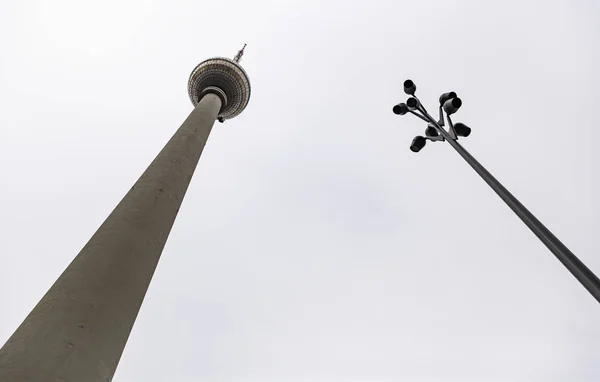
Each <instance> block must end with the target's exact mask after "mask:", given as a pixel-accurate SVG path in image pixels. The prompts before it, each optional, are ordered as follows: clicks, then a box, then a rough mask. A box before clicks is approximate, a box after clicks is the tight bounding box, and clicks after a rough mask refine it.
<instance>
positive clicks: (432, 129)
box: [392, 80, 600, 302]
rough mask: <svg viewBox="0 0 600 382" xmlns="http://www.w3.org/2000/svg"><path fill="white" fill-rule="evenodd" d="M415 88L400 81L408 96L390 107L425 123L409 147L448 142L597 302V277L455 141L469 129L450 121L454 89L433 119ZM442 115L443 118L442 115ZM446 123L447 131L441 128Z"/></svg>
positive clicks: (599, 295)
mask: <svg viewBox="0 0 600 382" xmlns="http://www.w3.org/2000/svg"><path fill="white" fill-rule="evenodd" d="M416 90H417V87H416V85H415V83H414V82H413V81H411V80H406V81H404V92H405V93H406V94H408V95H409V96H410V97H409V98H408V99H407V100H406V102H405V103H399V104H397V105H395V106H394V107H393V109H392V110H393V112H394V114H398V115H404V114H407V113H411V114H413V115H415V116H416V117H418V118H420V119H422V120H423V121H425V122H426V123H427V128H426V129H425V136H424V137H423V136H417V137H415V138H414V139H413V140H412V143H411V145H410V149H411V151H413V152H415V153H416V152H419V151H421V150H422V149H423V148H424V147H425V144H426V143H427V141H428V140H429V141H432V142H437V141H448V143H449V144H450V146H452V147H453V148H454V149H455V150H456V152H457V153H458V154H460V156H461V157H463V158H464V159H465V160H466V161H467V163H468V164H469V165H470V166H471V167H472V168H473V170H475V172H477V173H478V174H479V175H480V176H481V177H482V178H483V180H484V181H485V182H486V183H487V184H488V185H489V186H490V187H491V188H492V189H493V190H494V191H495V192H496V194H498V196H499V197H500V199H502V200H504V202H505V203H506V204H507V205H508V206H509V207H510V208H511V209H512V210H513V211H514V212H515V214H517V216H518V217H519V218H520V219H521V220H522V221H523V223H525V225H526V226H527V227H529V229H530V230H531V231H532V232H533V233H534V234H535V235H536V236H537V237H538V238H539V239H540V240H541V241H542V243H544V245H546V247H548V249H549V250H550V252H552V253H553V254H554V256H556V258H557V259H558V260H559V261H560V262H561V263H562V264H563V265H564V266H565V267H566V268H567V269H568V270H569V272H571V274H572V275H573V276H575V278H576V279H577V280H579V282H580V283H581V284H582V285H583V286H584V287H585V288H586V289H587V290H588V292H590V294H591V295H592V296H593V297H594V298H595V299H596V301H598V302H600V280H599V279H598V277H597V276H596V275H595V274H594V273H593V272H592V271H591V270H590V269H589V268H588V267H586V266H585V264H584V263H583V262H581V260H579V259H578V258H577V256H575V255H574V254H573V252H571V251H570V250H569V249H568V248H567V247H566V246H565V245H564V244H563V243H561V241H560V240H558V238H556V236H554V235H553V234H552V232H550V230H548V228H546V227H545V226H544V225H543V224H542V223H541V222H540V221H539V220H538V219H537V218H536V217H535V216H533V214H532V213H531V212H529V211H528V210H527V208H525V206H523V205H522V204H521V203H520V202H519V201H518V200H517V198H515V197H514V196H513V195H512V194H511V193H510V192H509V191H508V190H507V189H506V188H504V186H503V185H502V184H500V182H499V181H498V180H497V179H496V178H494V177H493V176H492V174H490V173H489V172H488V171H487V170H486V169H485V168H484V167H483V166H482V165H481V164H480V163H479V162H477V160H475V158H473V156H472V155H471V154H469V152H468V151H467V150H465V148H464V147H462V146H461V145H460V144H459V143H458V142H457V141H458V137H468V136H469V135H470V134H471V128H470V127H468V126H467V125H465V124H464V123H460V122H457V123H453V122H452V118H451V117H450V116H451V115H452V114H454V113H456V112H457V111H458V110H459V109H460V107H461V106H462V100H461V99H460V98H458V96H457V95H456V93H455V92H448V93H444V94H442V95H441V96H440V98H439V119H438V120H436V119H434V118H433V117H432V116H431V115H430V114H429V113H428V112H427V110H426V109H425V107H424V106H423V104H422V103H421V101H420V100H419V99H418V98H417V96H416V95H415V92H416ZM444 116H445V118H444ZM445 121H447V123H448V130H446V129H444V127H446V123H445Z"/></svg>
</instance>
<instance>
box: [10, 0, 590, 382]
mask: <svg viewBox="0 0 600 382" xmlns="http://www.w3.org/2000/svg"><path fill="white" fill-rule="evenodd" d="M1 9H2V11H1V12H0V46H1V49H0V105H1V107H0V170H1V172H2V176H1V177H0V186H1V191H0V211H1V214H2V219H0V231H1V232H2V237H1V238H0V312H1V314H0V343H4V342H5V341H6V339H7V338H8V337H9V336H10V334H12V332H13V331H14V330H15V328H16V327H17V326H18V325H19V324H20V323H21V321H22V320H23V319H24V318H25V316H26V315H27V314H28V313H29V311H30V310H31V309H32V308H33V306H34V305H35V304H36V303H37V302H38V301H39V299H40V298H41V297H42V295H43V294H44V293H45V291H46V290H47V289H48V288H49V286H50V285H52V283H53V282H54V280H55V279H56V278H57V277H58V276H59V275H60V273H61V272H62V271H63V270H64V268H65V267H66V266H67V265H68V263H69V262H70V261H71V260H72V259H73V258H74V256H75V255H76V254H77V253H78V252H79V250H80V249H81V247H82V246H83V245H84V244H85V243H86V241H87V240H88V239H89V237H90V236H91V235H92V234H93V233H94V231H95V230H96V229H97V227H98V226H99V225H100V224H101V223H102V221H103V220H104V219H105V217H106V216H108V214H109V213H110V211H111V210H112V208H113V207H114V206H115V205H116V204H117V203H118V202H119V200H120V199H121V197H122V196H123V195H124V194H125V192H126V191H127V190H128V189H129V188H130V187H131V185H132V184H133V183H134V182H135V180H136V179H137V178H138V176H139V175H140V174H141V173H142V171H143V170H144V169H145V168H146V166H147V165H148V164H149V163H150V161H151V160H152V159H153V158H154V156H155V155H156V153H158V151H159V150H160V149H161V148H162V146H163V145H164V144H165V143H166V141H167V140H168V139H169V137H170V136H171V135H172V134H173V133H174V132H175V130H176V129H177V128H178V127H179V125H180V124H181V122H182V121H183V120H184V119H185V118H186V117H187V115H188V113H189V112H190V111H191V109H192V105H191V103H190V101H189V99H188V97H187V91H186V85H187V79H188V75H189V73H190V72H191V70H192V69H193V68H194V66H195V65H196V64H197V63H198V62H200V61H202V60H204V59H206V58H209V57H212V56H229V57H232V56H233V55H234V54H235V53H236V52H237V50H238V49H239V48H240V47H241V46H242V45H243V44H244V43H248V48H247V50H246V54H245V55H244V58H243V61H242V63H243V65H244V67H245V69H246V70H247V72H248V74H249V76H250V80H251V83H252V97H251V100H250V104H249V105H248V107H247V109H246V111H244V113H242V114H241V115H240V116H239V117H237V118H236V119H233V120H231V121H227V122H226V123H225V124H217V125H216V126H215V129H214V130H213V132H212V134H211V136H210V139H209V141H208V144H207V146H206V149H205V150H204V153H203V154H202V158H201V159H200V164H199V166H198V168H197V170H196V173H195V176H194V178H193V180H192V183H191V186H190V188H189V190H188V193H187V196H186V199H185V201H184V203H183V206H182V208H181V211H180V213H179V216H178V218H177V221H176V223H175V226H174V228H173V231H172V233H171V236H170V238H169V242H168V243H167V246H166V247H165V250H164V252H163V256H162V259H161V261H160V263H159V266H158V269H157V272H156V274H155V277H154V279H153V281H152V284H151V286H150V289H149V291H148V294H147V296H146V299H145V302H144V305H143V306H142V309H141V311H140V315H139V317H138V320H137V322H136V324H135V327H134V329H133V332H132V335H131V337H130V339H129V342H128V345H127V347H126V349H125V353H124V355H123V357H122V359H121V363H120V366H119V368H118V369H117V373H116V374H115V378H114V381H116V382H142V381H143V382H162V381H174V382H175V381H176V382H188V381H189V382H191V381H211V382H213V381H214V382H226V381H227V382H259V381H260V382H276V381H277V382H280V381H286V382H305V381H311V382H313V381H314V382H338V381H339V382H362V381H365V382H366V381H369V382H371V381H373V382H377V381H386V382H387V381H409V382H442V381H444V382H446V381H447V382H452V381H457V382H458V381H460V382H471V381H472V382H476V381H477V382H479V381H490V382H496V381H498V382H500V381H510V382H513V381H514V382H518V381H523V382H525V381H527V382H532V381H533V382H535V381H540V382H541V381H544V382H554V381H576V382H579V381H582V382H584V381H586V382H587V381H598V380H600V325H599V324H598V323H599V322H600V306H598V303H596V301H595V300H594V299H593V298H592V297H591V296H590V295H589V294H588V293H587V292H586V290H585V289H584V288H583V287H581V286H580V285H579V284H578V282H577V281H576V280H575V279H574V278H573V277H572V276H571V275H570V274H569V273H568V272H567V271H566V270H565V269H564V268H563V266H562V265H561V264H560V263H559V262H558V261H557V260H556V259H555V258H554V256H553V255H552V254H551V253H550V252H549V251H548V250H547V249H546V248H545V247H544V246H543V245H542V244H541V243H540V242H539V241H538V239H537V238H536V237H535V236H534V235H533V234H532V233H531V232H530V231H529V230H528V229H527V228H526V227H525V225H524V224H523V223H521V222H520V221H519V219H518V218H517V217H516V216H515V215H514V214H513V213H512V212H511V211H510V210H509V209H508V207H506V206H505V205H504V203H503V202H502V201H501V200H500V199H499V198H498V197H497V196H496V195H495V194H494V193H493V192H492V191H491V190H490V189H489V188H488V186H487V185H485V183H484V182H483V181H482V180H481V179H480V178H479V177H478V175H477V174H476V173H475V172H474V171H473V170H472V169H471V168H469V167H468V165H467V164H466V163H464V161H463V160H462V159H461V158H460V157H459V156H458V155H457V154H456V153H455V152H453V150H452V148H451V147H449V145H447V144H442V143H436V144H428V145H427V147H425V149H424V150H423V151H421V153H419V154H414V153H412V152H411V151H410V150H409V149H408V146H409V144H410V141H411V139H412V138H413V137H414V136H415V135H418V134H422V133H423V131H424V128H425V126H424V125H423V123H422V122H421V121H419V120H417V119H416V118H414V117H408V116H406V117H399V116H395V115H393V114H392V112H391V107H392V105H394V104H395V103H398V102H401V101H403V100H405V98H406V96H405V95H404V94H403V92H402V88H401V86H402V82H403V81H404V80H405V79H406V78H411V79H413V80H414V81H415V82H416V84H417V86H418V93H417V94H418V95H419V96H420V97H421V99H422V100H423V101H424V102H425V103H426V105H430V109H431V108H434V107H435V104H436V100H437V97H438V96H439V94H441V93H443V92H446V91H450V90H455V91H456V92H457V93H459V95H460V96H461V98H462V99H463V107H462V109H461V110H460V112H459V113H458V114H457V117H456V118H455V121H462V122H465V123H466V124H468V125H470V126H471V127H472V128H473V133H472V135H471V136H470V137H469V138H468V139H464V140H461V143H463V144H464V146H465V147H467V149H469V150H470V151H471V153H472V154H473V155H474V156H475V157H477V159H479V160H480V162H481V163H482V164H483V165H484V166H486V167H487V168H488V169H489V170H490V171H491V172H492V173H493V174H494V175H495V176H496V177H497V178H498V179H499V180H501V181H502V182H503V183H504V184H505V186H506V187H507V188H508V189H509V190H511V191H512V192H513V193H514V194H515V195H516V196H517V197H518V198H519V199H520V200H521V201H522V202H523V203H524V204H525V205H526V206H527V207H528V208H529V209H530V210H531V211H532V212H533V213H534V214H536V215H537V216H538V218H539V219H540V220H541V221H542V222H544V223H545V224H546V225H547V226H548V228H550V229H551V230H552V231H553V232H554V233H555V234H556V235H557V236H558V237H559V238H560V239H561V240H562V241H563V242H564V243H565V244H566V245H567V246H568V247H569V248H570V249H571V250H572V251H573V252H574V253H575V254H576V255H577V256H579V257H580V258H581V259H582V260H583V261H584V262H585V263H586V264H587V265H588V266H589V267H590V268H591V269H592V270H594V271H595V272H596V273H597V274H598V273H600V241H599V239H598V234H599V232H600V218H599V216H600V203H599V202H598V199H597V195H598V194H600V171H598V165H599V164H600V154H599V151H598V150H597V148H595V147H593V144H596V145H597V144H598V143H593V142H592V141H593V140H594V139H595V138H596V137H597V132H598V128H599V126H598V104H597V102H598V100H599V97H598V89H600V72H599V71H598V68H599V67H600V44H599V43H598V41H599V38H600V23H599V22H598V16H599V15H600V3H598V1H595V0H587V1H586V0H572V1H567V0H564V1H554V0H547V1H543V2H542V1H494V2H491V1H476V0H472V1H412V2H408V1H399V0H391V1H383V0H371V1H352V2H351V1H324V0H321V1H308V0H303V1H301V0H298V1H280V2H276V1H271V2H269V1H199V0H193V1H187V0H180V1H174V0H170V1H167V0H154V1H141V0H103V1H82V0H53V1H49V0H47V1H33V0H19V1H17V0H3V1H2V2H1ZM596 147H597V146H596Z"/></svg>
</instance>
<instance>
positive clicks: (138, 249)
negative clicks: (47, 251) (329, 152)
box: [0, 94, 221, 382]
mask: <svg viewBox="0 0 600 382" xmlns="http://www.w3.org/2000/svg"><path fill="white" fill-rule="evenodd" d="M220 108H221V101H220V99H219V98H218V97H217V96H215V95H213V94H208V95H206V96H205V97H204V98H203V99H202V101H201V102H200V103H199V104H198V106H197V107H196V108H195V109H194V110H193V111H192V113H191V114H190V116H189V117H188V118H187V119H186V120H185V122H184V123H183V125H182V126H181V127H180V128H179V130H178V131H177V132H176V133H175V135H174V136H173V137H172V138H171V140H170V141H169V142H168V143H167V145H166V146H165V147H164V148H163V150H162V151H161V152H160V153H159V154H158V156H157V157H156V158H155V159H154V161H153V162H152V164H150V166H149V167H148V169H146V171H145V172H144V174H143V175H142V176H141V177H140V179H139V180H138V181H137V182H136V183H135V185H134V186H133V187H132V188H131V190H130V191H129V192H128V193H127V195H125V197H124V198H123V200H122V201H121V202H120V203H119V204H118V205H117V207H116V208H115V209H114V211H113V212H112V213H111V214H110V216H109V217H108V218H107V219H106V221H105V222H104V223H103V224H102V226H100V228H99V229H98V231H96V233H95V234H94V236H92V238H91V239H90V241H89V242H88V243H87V244H86V245H85V247H83V249H82V250H81V252H80V253H79V254H78V255H77V257H76V258H75V259H74V260H73V262H72V263H71V264H70V265H69V266H68V267H67V269H66V270H65V271H64V273H63V274H62V275H61V276H60V277H59V278H58V280H57V281H56V282H55V283H54V285H53V286H52V287H51V288H50V290H49V291H48V293H46V295H45V296H44V297H43V298H42V300H41V301H40V302H39V303H38V304H37V305H36V307H35V308H34V309H33V310H32V312H31V313H30V314H29V316H27V318H26V319H25V321H24V322H23V323H22V324H21V326H20V327H19V328H18V329H17V330H16V331H15V333H14V334H13V335H12V337H10V339H9V340H8V342H7V343H6V344H5V345H4V346H3V347H2V349H0V381H1V382H54V381H61V382H107V381H110V380H111V379H112V376H113V374H114V372H115V369H116V367H117V364H118V362H119V359H120V357H121V353H122V352H123V348H124V347H125V343H126V342H127V338H128V337H129V333H130V331H131V328H132V326H133V323H134V321H135V318H136V316H137V314H138V311H139V309H140V306H141V304H142V301H143V299H144V295H145V294H146V290H147V288H148V285H149V283H150V279H151V278H152V275H153V273H154V270H155V269H156V265H157V263H158V259H159V258H160V254H161V252H162V249H163V247H164V245H165V242H166V241H167V237H168V236H169V232H170V230H171V227H172V225H173V222H174V221H175V217H176V215H177V212H178V211H179V206H180V205H181V202H182V200H183V197H184V195H185V192H186V190H187V187H188V184H189V182H190V179H191V178H192V174H193V173H194V169H195V168H196V164H197V163H198V160H199V158H200V154H201V153H202V150H203V148H204V145H205V144H206V140H207V139H208V135H209V134H210V131H211V129H212V126H213V124H214V122H215V118H216V117H217V114H218V113H219V109H220Z"/></svg>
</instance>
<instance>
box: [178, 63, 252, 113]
mask: <svg viewBox="0 0 600 382" xmlns="http://www.w3.org/2000/svg"><path fill="white" fill-rule="evenodd" d="M215 88H216V89H215ZM219 90H220V91H219ZM206 93H214V94H217V95H218V96H219V97H220V98H221V100H222V101H223V106H222V107H221V111H220V112H219V118H222V119H231V118H233V117H235V116H237V115H238V114H240V113H241V112H242V111H243V110H244V109H245V108H246V105H248V101H249V100H250V79H249V78H248V75H247V74H246V71H244V69H243V68H242V67H241V66H240V64H239V63H238V62H237V61H236V60H231V59H229V58H225V57H215V58H210V59H208V60H206V61H202V62H201V63H200V64H198V66H196V67H195V68H194V70H193V71H192V74H190V79H189V81H188V94H189V96H190V101H192V104H194V106H196V105H197V104H198V102H200V99H202V97H203V96H204V94H206ZM223 93H224V94H225V96H224V97H223Z"/></svg>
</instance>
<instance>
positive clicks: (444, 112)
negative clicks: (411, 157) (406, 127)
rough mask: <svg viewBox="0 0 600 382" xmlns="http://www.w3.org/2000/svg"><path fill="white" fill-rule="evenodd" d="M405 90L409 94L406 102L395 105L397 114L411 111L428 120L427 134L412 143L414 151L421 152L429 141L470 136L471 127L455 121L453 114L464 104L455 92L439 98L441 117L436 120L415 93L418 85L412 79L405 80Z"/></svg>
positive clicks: (394, 109) (416, 138) (411, 146)
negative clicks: (446, 126) (446, 124)
mask: <svg viewBox="0 0 600 382" xmlns="http://www.w3.org/2000/svg"><path fill="white" fill-rule="evenodd" d="M404 92H405V93H406V94H407V95H409V96H410V97H408V99H407V100H406V102H402V103H399V104H397V105H394V107H393V108H392V111H393V112H394V114H397V115H405V114H407V113H411V114H413V115H415V116H417V117H418V118H420V119H421V120H423V121H425V122H427V128H426V129H425V136H420V135H419V136H416V137H415V138H414V139H413V140H412V143H411V145H410V149H411V151H413V152H419V151H421V149H422V148H423V147H425V144H426V143H427V141H428V140H429V141H432V142H436V141H444V140H453V141H456V140H458V137H468V136H469V134H471V128H470V127H469V126H467V125H465V124H464V123H461V122H457V123H453V122H452V118H451V117H450V116H451V115H452V114H454V113H456V112H457V111H458V110H459V109H460V107H461V106H462V100H461V99H460V98H458V96H457V95H456V93H455V92H448V93H444V94H442V95H441V96H440V98H439V119H438V120H435V119H434V118H433V117H432V116H431V115H430V114H429V113H428V112H427V110H426V109H425V107H424V106H423V105H422V104H421V101H420V100H419V98H417V96H416V95H415V93H416V92H417V85H415V83H414V82H413V81H412V80H406V81H404ZM445 120H447V121H448V126H449V128H448V130H447V131H446V130H445V129H444V126H445Z"/></svg>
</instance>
